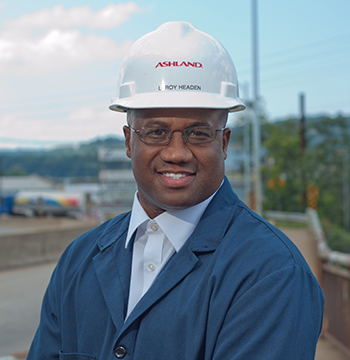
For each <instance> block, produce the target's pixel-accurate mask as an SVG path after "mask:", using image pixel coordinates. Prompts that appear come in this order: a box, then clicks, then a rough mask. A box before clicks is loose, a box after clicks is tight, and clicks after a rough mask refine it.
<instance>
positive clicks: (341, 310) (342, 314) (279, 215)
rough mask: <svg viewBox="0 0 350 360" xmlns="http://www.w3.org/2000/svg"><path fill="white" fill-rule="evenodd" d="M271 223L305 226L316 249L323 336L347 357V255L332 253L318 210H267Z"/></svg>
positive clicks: (349, 351) (349, 274) (349, 342)
mask: <svg viewBox="0 0 350 360" xmlns="http://www.w3.org/2000/svg"><path fill="white" fill-rule="evenodd" d="M264 215H265V217H266V218H268V219H273V220H280V221H292V222H301V223H307V224H308V225H309V229H310V230H311V233H312V237H313V239H314V240H315V242H316V246H317V258H318V263H319V264H318V268H319V272H318V274H315V275H316V276H317V278H318V280H319V282H320V285H321V287H322V290H323V292H324V295H325V313H324V326H323V334H324V335H325V336H326V337H327V338H328V339H329V340H331V341H332V342H333V343H334V344H335V345H337V347H338V348H340V349H341V350H343V351H344V352H345V353H346V354H348V355H349V356H350V254H346V253H341V252H338V251H332V250H331V249H330V248H329V246H328V244H327V239H326V236H325V233H324V231H323V228H322V225H321V222H320V220H319V217H318V214H317V211H316V210H314V209H311V208H308V209H307V210H306V213H305V214H304V213H288V212H277V211H267V212H265V214H264Z"/></svg>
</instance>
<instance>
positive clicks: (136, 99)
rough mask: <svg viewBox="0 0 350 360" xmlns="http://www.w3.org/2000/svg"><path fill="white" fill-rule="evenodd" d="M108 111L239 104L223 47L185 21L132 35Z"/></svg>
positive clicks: (239, 106) (230, 108)
mask: <svg viewBox="0 0 350 360" xmlns="http://www.w3.org/2000/svg"><path fill="white" fill-rule="evenodd" d="M118 90H119V91H118V96H117V97H116V98H115V99H113V100H112V104H111V105H110V106H109V108H110V109H111V110H115V111H121V112H125V111H127V110H128V109H146V108H211V109H227V110H228V111H230V112H233V111H240V110H244V109H245V105H244V104H243V103H242V101H241V100H240V99H239V97H238V96H239V94H238V80H237V74H236V70H235V67H234V65H233V62H232V60H231V57H230V55H229V54H228V52H227V51H226V50H225V48H224V47H223V46H222V45H221V44H220V43H219V42H218V41H217V40H216V39H214V38H213V37H212V36H210V35H208V34H206V33H204V32H202V31H200V30H198V29H196V28H195V27H194V26H193V25H191V24H189V23H187V22H181V21H172V22H167V23H165V24H163V25H161V26H160V27H158V28H157V29H156V30H155V31H152V32H150V33H148V34H146V35H144V36H142V37H141V38H140V39H138V40H137V41H136V42H135V43H134V44H133V45H132V46H131V48H130V50H129V52H128V54H127V55H126V56H125V58H124V59H123V61H122V63H121V66H120V69H119V74H118Z"/></svg>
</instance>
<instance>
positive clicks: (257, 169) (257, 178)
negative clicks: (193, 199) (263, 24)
mask: <svg viewBox="0 0 350 360" xmlns="http://www.w3.org/2000/svg"><path fill="white" fill-rule="evenodd" d="M251 10H252V64H253V66H252V70H253V71H252V78H253V81H252V83H253V112H254V117H253V151H254V193H255V211H256V212H257V213H258V214H259V215H262V189H261V165H260V147H261V135H260V117H259V114H260V112H259V73H258V70H259V63H258V57H259V51H258V6H257V0H252V2H251Z"/></svg>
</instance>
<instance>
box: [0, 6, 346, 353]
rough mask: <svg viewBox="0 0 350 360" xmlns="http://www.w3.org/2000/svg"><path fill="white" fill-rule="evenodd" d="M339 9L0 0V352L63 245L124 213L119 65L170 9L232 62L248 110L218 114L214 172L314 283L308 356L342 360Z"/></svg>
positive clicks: (171, 16)
mask: <svg viewBox="0 0 350 360" xmlns="http://www.w3.org/2000/svg"><path fill="white" fill-rule="evenodd" d="M349 18H350V2H349V1H348V0H333V1H330V0H318V1H316V0H311V1H308V2H305V1H302V0H294V1H293V2H277V1H273V0H264V1H257V0H251V1H248V0H246V1H237V0H230V1H227V0H226V1H223V0H217V1H208V0H205V1H203V0H202V1H197V0H193V1H191V2H189V1H185V0H177V1H172V2H164V1H160V0H150V1H148V0H139V1H134V2H113V3H111V2H109V1H105V0H100V1H98V2H96V1H92V0H84V1H71V0H70V1H68V0H63V1H52V0H45V1H43V0H41V1H40V0H34V1H30V2H23V1H19V0H11V1H7V0H6V1H1V0H0V199H1V206H0V357H1V356H9V355H11V354H12V355H11V356H10V358H18V359H20V358H23V357H24V356H25V352H26V350H27V348H28V346H29V345H30V341H31V338H32V337H33V335H34V332H35V329H36V326H37V324H38V321H39V318H38V316H39V315H38V314H39V308H40V303H41V299H42V296H43V292H44V289H45V287H46V285H47V283H48V281H49V277H50V274H51V272H52V269H53V267H54V264H55V262H56V261H57V259H58V257H59V256H60V254H61V253H62V251H63V250H64V248H65V247H66V246H67V244H68V243H69V242H70V241H72V240H73V239H74V238H75V237H76V236H78V235H79V234H81V233H82V232H84V231H86V230H87V229H90V228H91V227H93V226H95V225H96V224H98V223H100V222H102V221H104V220H106V219H108V218H110V217H112V216H114V215H116V214H118V213H121V212H124V211H127V210H129V209H130V207H131V203H132V198H133V195H134V192H135V189H136V184H135V182H134V180H133V176H132V172H131V164H130V161H129V159H128V158H127V157H126V155H125V151H124V142H123V138H122V126H123V125H124V124H125V115H124V114H119V113H115V112H111V111H110V110H109V109H108V105H109V103H110V100H111V98H113V97H115V96H116V77H117V72H118V68H119V65H120V63H121V60H122V58H123V56H124V54H125V53H126V51H127V50H128V48H129V47H130V45H131V44H132V42H134V41H135V40H136V39H137V38H139V37H140V36H142V35H143V34H145V33H147V32H149V31H152V30H154V29H155V28H157V27H158V26H159V25H161V24H162V23H164V22H166V21H173V20H182V21H188V22H190V23H192V24H193V25H194V26H196V27H197V28H198V29H200V30H202V31H204V32H207V33H209V34H211V35H213V36H214V37H215V38H216V39H218V40H219V41H220V42H221V43H222V44H223V45H224V46H225V48H226V49H227V50H228V52H229V53H230V55H231V56H232V59H233V61H234V63H235V66H236V69H237V73H238V79H239V83H240V96H241V97H242V98H243V100H244V102H245V103H246V104H247V110H246V111H244V112H242V113H238V114H231V115H230V117H229V124H228V126H230V127H231V128H232V138H231V144H230V148H229V155H228V159H227V161H226V175H227V176H228V178H229V180H230V182H231V184H232V186H233V188H234V190H235V191H236V192H237V194H238V195H239V196H240V198H241V199H242V200H243V201H245V202H246V203H247V204H248V205H249V206H250V207H251V208H253V209H255V210H256V211H257V212H258V213H260V214H261V215H263V216H264V217H265V218H267V219H268V220H269V221H271V222H273V223H274V224H275V225H276V226H278V227H280V228H281V229H282V230H283V231H285V232H286V233H287V235H288V236H290V237H291V239H292V240H293V241H294V242H295V243H296V244H297V246H298V247H299V248H300V250H301V251H302V252H303V254H304V256H305V257H306V258H307V260H308V262H309V264H310V266H311V268H312V270H313V272H314V273H315V275H316V276H317V278H318V280H319V282H320V283H321V285H322V287H323V290H324V292H325V295H326V310H325V324H324V331H323V335H322V337H321V340H320V344H319V348H318V350H317V357H316V358H317V359H319V360H322V359H332V360H333V359H335V360H336V359H346V358H350V301H349V293H350V271H349V269H350V255H349V253H350V233H349V230H350V210H349V207H350V198H349V197H350V180H349V165H350V164H349V163H350V160H349V156H350V154H349V145H350V85H349V84H350V22H349ZM24 314H25V315H24ZM23 319H25V320H23ZM23 351H24V352H23ZM337 356H338V357H337Z"/></svg>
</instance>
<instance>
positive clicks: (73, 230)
mask: <svg viewBox="0 0 350 360" xmlns="http://www.w3.org/2000/svg"><path fill="white" fill-rule="evenodd" d="M94 226H96V224H95V223H92V222H79V223H77V224H76V225H75V226H69V227H67V228H65V227H50V228H43V229H40V228H35V229H26V230H25V231H23V229H22V230H21V231H19V232H17V233H8V234H0V270H4V269H9V268H14V267H22V266H28V265H34V264H41V263H46V262H52V261H57V260H58V259H59V257H60V255H61V254H62V253H63V251H64V250H65V248H66V247H67V246H68V244H69V243H70V242H72V241H73V240H74V239H75V238H76V237H78V236H79V235H81V234H83V233H84V232H86V231H88V230H90V229H91V228H93V227H94Z"/></svg>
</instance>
